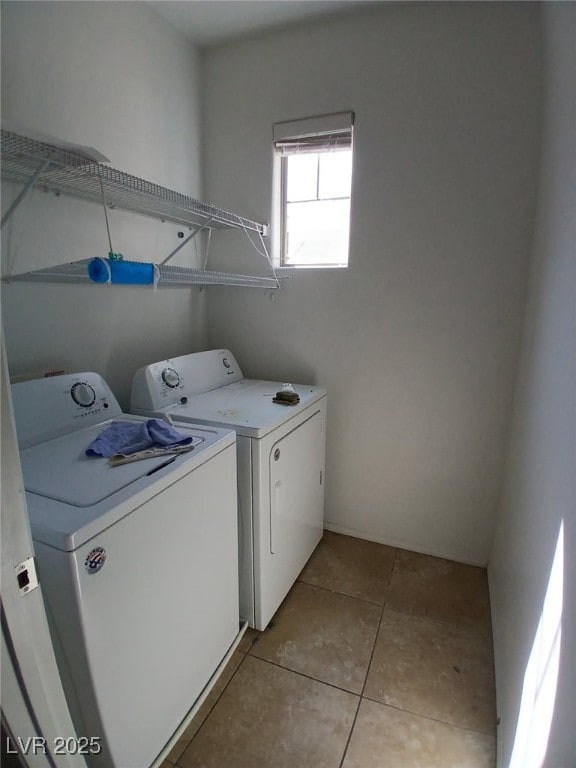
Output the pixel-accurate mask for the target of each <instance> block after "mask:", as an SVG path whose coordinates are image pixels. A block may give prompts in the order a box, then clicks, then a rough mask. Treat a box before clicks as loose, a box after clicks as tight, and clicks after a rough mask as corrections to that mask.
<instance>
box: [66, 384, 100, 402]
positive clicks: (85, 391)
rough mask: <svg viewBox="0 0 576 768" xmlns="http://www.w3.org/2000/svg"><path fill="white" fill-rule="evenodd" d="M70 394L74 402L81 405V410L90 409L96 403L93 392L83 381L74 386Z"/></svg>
mask: <svg viewBox="0 0 576 768" xmlns="http://www.w3.org/2000/svg"><path fill="white" fill-rule="evenodd" d="M70 394H71V395H72V399H73V400H74V402H75V403H77V404H78V405H81V406H82V408H90V406H92V405H94V403H95V402H96V392H94V390H93V389H92V387H91V386H90V384H86V383H85V382H84V381H79V382H78V383H77V384H74V386H73V387H72V389H71V390H70Z"/></svg>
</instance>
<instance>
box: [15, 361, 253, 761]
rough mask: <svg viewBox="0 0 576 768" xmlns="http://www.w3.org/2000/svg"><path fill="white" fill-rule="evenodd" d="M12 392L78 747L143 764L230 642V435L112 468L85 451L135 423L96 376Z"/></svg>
mask: <svg viewBox="0 0 576 768" xmlns="http://www.w3.org/2000/svg"><path fill="white" fill-rule="evenodd" d="M12 393H13V403H14V412H15V421H16V430H17V435H18V441H19V446H20V456H21V463H22V471H23V477H24V486H25V491H26V502H27V507H28V514H29V518H30V526H31V532H32V539H33V543H34V551H35V556H36V560H37V570H38V577H39V582H40V587H41V589H42V593H43V596H44V601H45V604H46V609H47V614H48V619H49V624H50V629H51V633H52V638H53V644H54V648H55V652H56V658H57V661H58V665H59V670H60V675H61V678H62V682H63V685H64V689H65V692H66V696H67V701H68V704H69V708H70V711H71V714H72V718H73V720H74V724H75V727H76V730H77V735H78V736H79V737H84V738H85V739H86V740H87V741H85V742H82V741H80V742H78V743H79V744H82V743H84V744H85V745H86V746H87V749H86V753H87V754H85V757H86V760H87V762H88V764H89V765H90V766H91V767H92V766H93V767H94V768H96V767H97V768H148V766H151V765H156V764H158V763H159V762H160V761H161V757H162V755H163V754H164V753H165V751H166V749H167V748H168V746H169V745H170V744H171V740H172V741H173V737H174V738H175V734H176V731H177V730H178V729H179V727H181V726H182V724H183V723H185V721H186V719H187V716H188V715H189V713H190V712H191V710H192V708H193V706H194V703H195V701H196V700H197V699H198V697H199V696H200V695H201V693H202V692H203V691H205V689H206V686H207V685H208V686H209V685H210V684H211V681H212V682H213V679H214V675H215V674H216V670H217V669H218V668H219V665H221V662H222V660H223V658H224V657H225V655H226V654H227V652H228V651H229V649H230V648H231V647H233V644H234V643H235V642H236V641H237V638H238V636H239V611H238V538H237V537H238V532H237V494H236V448H235V433H234V432H233V431H231V430H229V429H220V428H216V427H207V426H193V425H185V424H179V426H178V432H179V433H180V434H181V435H183V436H184V437H186V438H190V440H189V445H190V446H192V448H191V450H188V451H187V452H185V453H180V454H167V455H161V456H155V457H152V458H146V459H142V460H138V461H132V462H130V463H125V464H121V465H119V466H111V465H110V463H109V461H108V460H107V459H106V458H95V457H89V456H87V455H86V449H87V448H88V446H89V445H90V444H91V443H92V442H93V440H94V439H95V438H96V437H97V436H98V435H100V434H102V433H103V431H104V430H105V429H106V428H107V427H108V426H110V425H111V424H112V423H117V422H119V421H121V422H128V423H138V422H144V421H146V419H142V418H140V417H138V416H133V415H127V414H123V413H122V411H121V408H120V406H119V404H118V402H117V400H116V398H115V397H114V395H113V394H112V392H111V390H110V388H109V387H108V386H107V384H106V382H105V381H104V380H103V379H102V378H101V377H100V376H99V375H98V374H96V373H91V372H88V373H80V374H75V375H62V376H57V377H53V378H45V379H39V380H34V381H26V382H22V383H17V384H14V385H13V387H12ZM121 428H123V427H121ZM68 735H69V734H62V736H63V737H66V736H68ZM88 740H89V741H88Z"/></svg>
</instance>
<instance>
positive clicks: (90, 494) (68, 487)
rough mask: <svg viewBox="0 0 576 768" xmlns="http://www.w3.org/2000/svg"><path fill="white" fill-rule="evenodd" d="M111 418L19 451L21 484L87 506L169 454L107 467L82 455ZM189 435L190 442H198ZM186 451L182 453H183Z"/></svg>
mask: <svg viewBox="0 0 576 768" xmlns="http://www.w3.org/2000/svg"><path fill="white" fill-rule="evenodd" d="M110 423H111V422H106V423H105V424H99V425H96V426H94V427H89V428H88V429H83V430H80V431H78V432H73V433H71V434H68V435H62V436H61V437H57V438H55V439H54V440H49V441H48V442H45V443H40V444H39V445H34V446H31V447H30V448H25V449H24V450H23V451H21V454H20V459H21V463H22V474H23V475H24V487H25V489H26V491H28V492H30V493H36V494H38V495H39V496H45V497H46V498H48V499H53V500H54V501H60V502H64V503H65V504H71V505H73V506H75V507H91V506H93V505H94V504H98V503H99V502H101V501H103V500H104V499H106V498H108V497H109V496H112V495H113V494H115V493H117V492H118V491H120V490H121V489H122V488H126V486H128V485H131V484H132V483H134V482H135V481H136V480H140V479H141V478H143V477H146V476H147V475H149V474H150V473H151V471H152V474H154V472H153V471H154V470H155V469H158V468H160V467H161V465H163V464H164V463H165V462H166V461H167V460H169V459H171V458H172V456H171V455H165V456H157V457H155V458H152V459H143V460H141V461H134V462H131V463H129V464H122V465H120V466H116V467H111V466H110V464H109V463H108V459H103V458H97V457H93V456H86V448H88V446H89V445H90V443H91V442H92V441H93V440H94V439H95V438H96V437H98V435H99V434H100V432H102V431H103V430H104V429H106V428H107V427H108V426H109V425H110ZM202 442H203V440H202V438H200V437H193V443H192V444H193V445H194V446H197V445H199V444H200V443H202ZM184 455H186V454H184Z"/></svg>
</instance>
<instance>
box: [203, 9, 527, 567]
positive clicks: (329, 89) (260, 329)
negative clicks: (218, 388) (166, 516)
mask: <svg viewBox="0 0 576 768" xmlns="http://www.w3.org/2000/svg"><path fill="white" fill-rule="evenodd" d="M375 5H376V7H375V9H373V10H372V9H370V10H369V11H367V12H364V13H362V14H361V15H357V16H350V17H346V18H338V19H334V20H332V21H322V22H321V23H311V24H307V25H305V26H300V27H298V28H295V29H292V30H290V31H284V32H281V33H275V34H270V35H267V36H264V37H261V38H257V39H254V40H250V41H244V42H241V43H237V44H233V45H227V46H223V47H221V48H218V49H214V50H211V51H209V52H208V53H207V54H206V55H205V57H204V59H203V68H204V69H203V72H204V80H203V83H204V89H205V90H204V111H205V162H206V174H207V175H206V194H207V196H208V198H209V199H218V200H219V201H220V202H221V204H222V205H223V206H224V207H228V208H230V209H232V210H237V211H238V212H240V213H243V214H244V215H246V216H248V217H250V218H253V219H256V220H261V221H262V220H263V221H269V220H270V217H271V211H270V198H271V171H272V155H271V127H272V124H273V123H274V122H276V121H281V120H288V119H292V118H299V117H303V116H308V115H314V114H322V113H330V112H336V111H340V110H348V109H351V110H353V111H354V112H355V115H356V127H355V141H356V145H355V165H354V182H353V184H354V186H353V212H352V224H351V252H350V267H349V269H348V270H346V271H334V272H328V271H324V270H321V271H306V272H298V273H292V276H291V279H290V280H289V281H288V284H287V285H286V287H285V288H283V290H282V291H281V293H280V294H279V295H278V296H277V298H276V300H275V301H274V302H273V301H271V299H270V297H268V296H265V295H263V294H262V293H259V292H252V291H250V290H244V291H242V290H238V291H226V290H224V289H223V290H221V291H217V290H214V291H213V292H212V293H211V295H210V301H209V305H208V317H209V322H208V341H209V346H227V347H230V348H231V349H232V350H233V352H234V353H235V354H236V356H237V357H238V359H239V361H240V364H241V365H242V366H243V368H244V370H245V373H247V374H248V375H251V376H255V377H270V378H278V379H280V380H293V381H300V382H311V383H317V384H320V385H324V386H326V387H327V388H328V391H329V416H328V420H329V425H328V430H329V431H328V467H327V475H328V480H327V513H326V517H327V524H328V526H329V527H332V528H333V529H335V530H341V531H345V532H352V533H355V534H357V535H360V536H363V537H365V538H369V539H376V540H379V541H383V542H386V543H389V544H394V545H399V546H401V547H407V548H410V549H414V550H419V551H422V552H430V553H433V554H437V555H441V556H446V557H449V558H454V559H456V560H462V561H469V562H473V563H479V564H485V563H486V560H487V556H488V552H489V545H490V541H491V538H492V532H493V524H494V515H495V511H496V505H497V499H498V492H499V487H500V479H501V467H502V459H503V450H504V440H505V434H506V430H507V426H508V418H509V409H510V402H511V395H512V387H513V381H514V374H515V370H516V364H517V353H518V345H519V335H520V326H521V319H522V312H523V306H524V296H525V279H526V269H527V257H528V251H529V245H530V241H531V235H532V218H533V212H534V201H535V191H536V183H537V157H538V147H539V133H540V124H539V115H540V108H541V104H540V37H539V15H538V14H539V10H538V7H537V5H536V4H529V3H528V4H523V3H520V4H517V3H486V4H484V3H446V4H444V3H425V4H413V3H402V4H396V5H395V4H390V5H388V4H379V3H378V4H375ZM224 242H226V248H225V249H223V250H222V249H221V250H219V251H218V252H217V254H216V255H217V256H219V258H218V259H216V260H215V261H214V264H215V265H220V266H225V267H228V268H232V269H233V270H235V271H241V270H242V268H244V267H249V265H250V264H253V263H254V259H252V257H251V256H250V255H249V252H250V249H249V247H248V246H246V247H238V241H237V240H234V241H233V240H232V239H229V240H228V241H226V240H225V241H224ZM215 253H216V252H215ZM256 265H257V269H258V270H259V271H261V272H265V264H264V262H263V260H260V259H259V257H256Z"/></svg>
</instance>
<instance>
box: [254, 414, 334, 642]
mask: <svg viewBox="0 0 576 768" xmlns="http://www.w3.org/2000/svg"><path fill="white" fill-rule="evenodd" d="M311 410H312V413H308V414H307V416H306V417H305V419H304V420H303V421H302V422H301V423H300V424H299V425H298V426H295V427H294V428H292V429H290V431H288V432H286V433H285V434H281V436H278V437H277V439H274V440H273V441H272V440H270V445H269V447H268V446H267V447H268V450H266V451H264V450H262V452H261V461H262V463H263V462H264V461H265V462H266V465H267V466H266V472H265V476H264V477H263V478H261V480H262V482H261V483H260V490H261V495H260V499H259V504H258V510H257V516H258V518H259V533H260V540H259V546H258V550H259V551H258V559H259V567H256V568H255V573H256V578H257V580H258V587H257V597H258V598H259V599H257V606H256V624H257V626H258V628H259V629H263V628H264V627H265V626H266V624H267V623H268V622H269V621H270V619H271V618H272V615H273V614H274V613H275V611H276V609H277V608H278V606H279V605H280V603H281V602H282V600H283V599H284V597H285V596H286V594H287V592H288V590H289V589H290V587H291V586H292V584H293V583H294V582H295V580H296V579H297V577H298V574H299V573H300V571H301V570H302V568H303V567H304V565H305V564H306V561H307V560H308V558H309V557H310V555H311V554H312V552H313V551H314V549H315V547H316V545H317V544H318V542H319V541H320V539H321V537H322V530H323V520H324V463H325V429H324V424H325V411H324V408H318V409H311ZM259 442H262V443H264V442H265V441H259ZM262 448H264V446H262ZM264 454H265V455H264Z"/></svg>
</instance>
